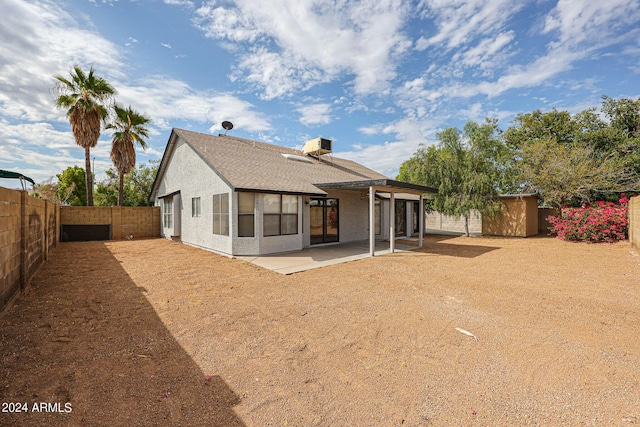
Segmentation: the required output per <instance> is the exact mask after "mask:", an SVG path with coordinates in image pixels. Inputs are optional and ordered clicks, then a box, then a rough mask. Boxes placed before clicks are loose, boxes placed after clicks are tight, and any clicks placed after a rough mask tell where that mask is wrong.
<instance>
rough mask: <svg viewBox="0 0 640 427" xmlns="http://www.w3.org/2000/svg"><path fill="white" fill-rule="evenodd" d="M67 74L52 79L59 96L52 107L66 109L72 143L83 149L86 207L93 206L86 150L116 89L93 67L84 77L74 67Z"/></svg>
mask: <svg viewBox="0 0 640 427" xmlns="http://www.w3.org/2000/svg"><path fill="white" fill-rule="evenodd" d="M69 74H70V78H69V79H67V78H65V77H63V76H59V75H58V76H54V77H55V79H56V80H57V82H56V86H55V90H56V92H58V93H59V94H60V96H58V98H57V99H56V105H57V106H58V108H66V109H67V117H69V123H71V130H72V131H73V136H74V138H75V140H76V144H78V145H79V146H80V147H82V148H84V160H85V180H86V184H87V206H93V175H92V173H91V153H90V150H91V148H93V147H95V146H96V144H97V143H98V138H100V128H101V122H102V121H103V120H104V119H106V117H107V112H108V110H107V104H108V103H109V102H110V101H111V99H112V98H113V95H115V93H116V90H115V89H114V88H113V86H111V85H110V84H109V83H108V82H107V81H106V80H104V79H103V78H102V77H98V76H96V75H95V74H94V69H93V67H91V69H90V70H89V73H88V74H86V73H85V72H84V71H82V69H81V68H80V67H79V66H77V65H75V66H74V67H73V70H72V71H71V72H70V73H69Z"/></svg>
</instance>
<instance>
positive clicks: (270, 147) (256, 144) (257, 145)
mask: <svg viewBox="0 0 640 427" xmlns="http://www.w3.org/2000/svg"><path fill="white" fill-rule="evenodd" d="M174 129H175V130H176V131H178V133H180V132H183V131H186V132H190V133H194V134H198V135H201V136H206V137H214V138H225V139H232V140H236V141H238V142H241V143H243V144H245V145H247V146H250V147H253V148H260V149H263V150H271V151H276V150H279V151H281V150H288V151H289V153H284V154H297V155H304V153H303V152H302V150H297V149H295V148H291V147H286V146H284V145H277V144H271V143H268V142H262V141H256V140H255V139H249V138H241V137H239V136H233V135H224V134H218V135H215V134H212V133H204V132H196V131H193V130H187V129H180V128H174ZM311 159H313V157H311Z"/></svg>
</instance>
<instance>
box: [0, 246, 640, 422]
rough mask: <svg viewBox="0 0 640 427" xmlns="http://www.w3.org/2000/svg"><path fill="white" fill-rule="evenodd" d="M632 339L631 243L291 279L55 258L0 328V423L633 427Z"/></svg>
mask: <svg viewBox="0 0 640 427" xmlns="http://www.w3.org/2000/svg"><path fill="white" fill-rule="evenodd" d="M456 328H458V329H460V330H462V332H461V331H460V330H458V329H456ZM464 332H467V333H469V334H473V336H470V335H468V334H465V333H464ZM639 337H640V258H639V257H637V256H635V255H633V254H632V253H631V252H630V250H629V244H628V243H627V242H623V243H619V244H615V245H588V244H571V243H566V242H561V241H558V240H556V239H553V238H529V239H501V238H485V237H481V238H464V237H455V238H454V237H445V236H428V237H427V238H426V239H425V247H424V248H422V249H420V250H416V251H412V252H404V253H399V254H394V255H388V256H384V257H376V258H373V259H366V260H361V261H355V262H351V263H347V264H341V265H335V266H330V267H325V268H322V269H318V270H310V271H307V272H304V273H298V274H295V275H291V276H282V275H280V274H277V273H274V272H271V271H268V270H264V269H262V268H259V267H255V266H253V265H251V264H248V263H245V262H243V261H240V260H236V259H228V258H224V257H221V256H218V255H215V254H213V253H209V252H206V251H203V250H199V249H195V248H191V247H189V246H186V245H182V244H179V243H174V242H170V241H166V240H160V239H154V240H139V241H136V240H133V241H117V242H90V243H63V244H60V245H59V246H58V248H57V249H55V250H54V251H53V253H52V254H51V256H50V260H49V261H48V262H47V263H46V264H45V265H44V266H43V267H42V268H41V269H40V271H39V272H38V274H37V275H36V277H35V278H34V279H33V281H32V283H31V286H30V288H29V290H28V292H27V293H26V294H24V295H22V296H21V297H20V298H19V299H18V300H17V301H16V303H15V304H14V306H13V307H11V308H10V309H9V310H7V311H6V312H5V313H4V315H3V317H2V318H1V319H0V375H1V378H2V382H1V383H0V402H3V407H2V410H3V412H2V413H0V425H12V426H13V425H15V426H45V425H47V426H59V425H60V426H63V425H70V426H136V425H144V426H158V425H168V426H173V425H175V426H178V425H181V426H200V425H202V426H231V427H233V426H255V427H258V426H430V425H433V426H452V425H456V426H502V425H504V426H507V425H508V426H514V425H516V426H517V425H540V426H555V425H567V426H615V425H622V426H625V425H634V424H640V383H639V380H640V339H639ZM16 403H20V408H21V409H24V408H25V407H26V408H27V409H28V411H27V412H16V411H17V406H18V405H15V404H16ZM43 403H44V405H42V404H43ZM24 404H26V406H25V405H24ZM34 408H35V409H36V410H34ZM37 410H40V411H37ZM7 411H9V412H7Z"/></svg>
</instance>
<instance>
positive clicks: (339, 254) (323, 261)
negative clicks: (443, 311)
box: [236, 240, 416, 274]
mask: <svg viewBox="0 0 640 427" xmlns="http://www.w3.org/2000/svg"><path fill="white" fill-rule="evenodd" d="M412 249H416V246H410V245H403V244H402V240H396V252H403V251H408V250H412ZM388 253H389V242H388V241H380V242H376V250H375V255H376V256H380V255H385V254H388ZM369 256H370V255H369V241H368V240H362V241H357V242H349V243H338V244H329V245H322V246H314V247H311V248H305V249H303V250H301V251H296V252H286V253H281V254H273V255H263V256H237V257H236V258H238V259H241V260H244V261H247V262H250V263H252V264H255V265H259V266H260V267H264V268H267V269H269V270H273V271H276V272H278V273H281V274H293V273H299V272H301V271H306V270H311V269H314V268H320V267H326V266H328V265H334V264H341V263H344V262H350V261H355V260H358V259H364V258H368V257H369Z"/></svg>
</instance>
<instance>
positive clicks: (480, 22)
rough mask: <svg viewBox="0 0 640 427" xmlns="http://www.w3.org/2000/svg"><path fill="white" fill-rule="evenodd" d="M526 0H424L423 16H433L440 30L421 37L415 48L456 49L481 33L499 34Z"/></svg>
mask: <svg viewBox="0 0 640 427" xmlns="http://www.w3.org/2000/svg"><path fill="white" fill-rule="evenodd" d="M523 6H524V3H520V2H515V3H514V2H512V1H511V0H423V1H422V2H421V3H420V6H419V8H420V9H422V11H423V12H422V16H423V17H424V18H432V19H434V21H435V23H436V26H437V27H438V32H437V33H436V34H435V35H433V36H431V37H429V38H426V37H422V38H420V39H419V40H418V41H417V43H416V49H418V50H424V49H426V48H427V47H429V46H432V45H444V46H445V47H446V48H447V49H453V48H457V47H460V46H462V45H465V44H467V43H469V42H471V40H473V39H474V38H476V37H479V36H487V35H492V36H493V35H495V34H496V33H499V32H500V31H501V30H502V29H503V28H504V27H505V26H506V25H507V24H508V23H509V20H510V19H511V17H512V16H513V15H514V14H516V13H517V12H518V11H519V10H520V9H521V8H522V7H523Z"/></svg>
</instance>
